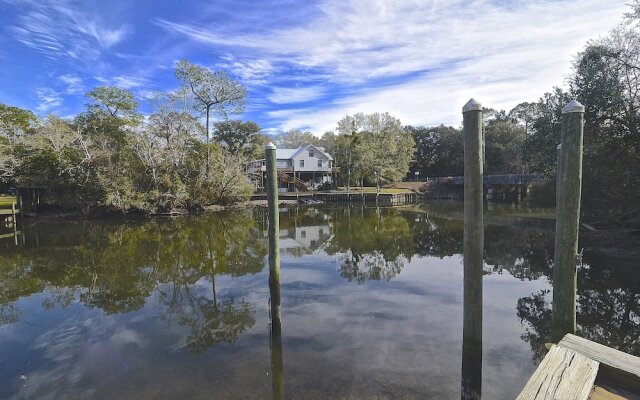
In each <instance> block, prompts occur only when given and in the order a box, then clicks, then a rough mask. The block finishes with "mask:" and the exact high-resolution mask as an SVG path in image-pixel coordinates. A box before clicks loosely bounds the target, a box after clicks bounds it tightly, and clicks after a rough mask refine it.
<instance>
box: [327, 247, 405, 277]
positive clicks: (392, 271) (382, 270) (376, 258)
mask: <svg viewBox="0 0 640 400" xmlns="http://www.w3.org/2000/svg"><path fill="white" fill-rule="evenodd" d="M404 260H405V258H404V257H403V256H400V257H398V258H396V259H395V260H390V261H387V260H385V258H384V255H383V254H382V253H380V252H377V251H376V252H373V253H371V254H364V255H361V256H358V255H353V254H352V253H351V252H350V251H349V252H347V253H346V254H345V255H344V256H343V259H342V265H341V266H340V276H341V277H343V278H345V279H347V280H348V281H349V282H351V281H356V282H358V283H359V284H362V283H366V282H367V281H388V280H391V278H394V277H395V276H396V275H398V274H399V273H400V272H401V271H402V268H403V267H404Z"/></svg>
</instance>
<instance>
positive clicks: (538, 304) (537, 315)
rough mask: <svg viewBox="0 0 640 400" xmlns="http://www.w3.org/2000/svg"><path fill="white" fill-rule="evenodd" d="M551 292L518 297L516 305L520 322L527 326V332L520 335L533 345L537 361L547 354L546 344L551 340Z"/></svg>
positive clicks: (543, 291) (545, 291) (534, 356)
mask: <svg viewBox="0 0 640 400" xmlns="http://www.w3.org/2000/svg"><path fill="white" fill-rule="evenodd" d="M550 293H551V291H550V290H541V291H539V292H537V293H533V294H531V296H529V297H523V298H521V299H518V305H517V306H516V310H517V314H518V318H520V323H521V324H523V325H524V326H525V332H524V333H523V334H522V335H521V336H520V337H521V338H522V340H524V341H525V342H528V343H529V344H530V345H531V350H532V351H533V359H534V361H536V362H540V361H542V359H543V358H544V356H545V354H546V349H545V346H544V345H545V343H548V342H549V341H550V340H551V303H549V299H548V298H549V296H550ZM525 323H526V324H525Z"/></svg>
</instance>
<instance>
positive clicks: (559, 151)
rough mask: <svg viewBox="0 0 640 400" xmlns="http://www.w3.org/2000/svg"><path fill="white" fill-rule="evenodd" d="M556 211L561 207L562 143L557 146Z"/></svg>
mask: <svg viewBox="0 0 640 400" xmlns="http://www.w3.org/2000/svg"><path fill="white" fill-rule="evenodd" d="M556 160H557V161H556V212H557V211H558V210H559V209H560V205H559V204H560V202H559V200H560V171H561V170H562V143H560V144H559V145H558V147H556Z"/></svg>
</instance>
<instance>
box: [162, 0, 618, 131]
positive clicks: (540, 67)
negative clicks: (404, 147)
mask: <svg viewBox="0 0 640 400" xmlns="http://www.w3.org/2000/svg"><path fill="white" fill-rule="evenodd" d="M625 2H626V1H625V0H608V1H602V0H585V1H582V2H581V3H580V7H576V6H575V2H573V1H568V0H562V1H540V2H535V1H527V0H522V1H514V2H509V3H505V2H497V1H489V0H477V1H473V2H469V1H466V0H464V1H463V0H453V1H447V2H437V1H433V2H423V1H397V2H396V1H383V0H377V1H358V0H353V1H344V0H327V1H324V2H322V4H321V5H320V6H319V9H320V10H321V13H320V14H319V15H318V16H317V17H316V18H315V19H314V20H311V21H301V23H300V24H298V25H293V26H291V25H288V26H284V27H282V28H280V29H273V28H270V29H269V30H264V31H253V32H248V33H247V32H242V31H237V32H228V31H225V30H219V29H212V28H210V25H207V24H205V23H191V22H190V23H184V22H174V21H167V20H163V19H157V20H156V24H157V25H159V26H161V27H162V28H163V29H165V30H166V31H168V32H171V33H173V34H176V35H180V36H182V37H187V38H189V39H190V40H191V41H193V42H195V43H199V44H203V45H206V46H210V47H211V48H215V49H218V50H219V49H221V48H222V49H234V54H235V55H236V56H237V57H242V56H243V55H249V54H250V55H252V56H253V57H257V58H259V59H261V60H266V61H267V62H268V63H269V64H270V65H272V66H274V67H275V68H279V69H281V70H282V73H281V75H282V74H288V76H287V78H288V80H289V81H292V84H293V85H297V84H301V83H303V82H305V81H312V82H310V85H309V83H307V85H309V86H307V87H305V86H304V85H299V87H297V88H295V89H294V88H276V89H274V90H273V92H272V93H270V94H267V95H266V96H267V98H268V99H269V100H270V101H271V102H273V103H275V104H284V103H285V102H288V100H287V98H290V99H291V102H292V103H293V102H296V98H295V97H296V96H299V98H298V99H297V101H306V100H311V99H314V98H317V97H318V96H317V94H318V93H316V92H315V90H316V89H315V88H314V86H316V83H314V82H313V79H309V78H310V77H314V76H316V77H317V79H316V81H317V80H322V81H324V82H325V83H326V84H327V85H333V86H331V87H330V88H329V89H328V90H331V91H333V90H335V91H336V92H337V93H339V95H340V97H338V98H336V99H335V100H333V101H332V102H331V103H325V104H314V105H312V106H309V107H307V108H305V109H300V108H297V109H295V110H287V109H284V110H283V109H279V110H277V111H272V112H270V113H269V114H268V115H269V116H270V117H271V118H273V120H272V123H274V124H281V126H282V127H283V128H291V127H293V128H295V127H302V126H306V127H311V128H315V129H316V130H317V131H319V132H321V131H322V130H324V129H326V128H328V127H330V126H333V125H335V122H336V121H337V119H336V118H339V117H340V116H342V115H344V114H345V113H348V112H353V111H356V110H357V111H364V112H373V111H390V112H391V111H394V112H395V113H396V114H397V115H398V116H401V117H402V118H403V122H407V123H409V122H411V123H431V124H435V123H441V122H445V123H457V121H458V120H459V118H460V117H459V115H458V114H459V108H460V106H461V105H462V104H464V102H465V101H466V99H468V97H470V96H471V95H473V96H477V97H481V96H482V95H483V94H484V98H483V99H482V100H484V102H485V103H487V105H490V106H493V107H511V106H513V105H515V104H517V103H518V102H521V101H525V100H534V99H535V98H537V97H538V96H540V95H541V94H542V93H543V91H545V90H549V89H550V88H551V86H553V85H561V84H563V83H564V79H565V76H566V74H567V73H569V72H570V63H571V61H572V57H573V56H574V55H575V53H576V52H577V51H579V50H580V49H581V48H582V46H583V45H584V43H585V42H586V41H587V40H588V39H589V38H593V37H596V36H598V35H599V34H602V33H605V32H606V31H607V30H608V29H610V28H612V27H613V26H614V25H615V24H616V23H617V22H618V21H619V20H620V17H621V15H622V13H623V12H624V9H625ZM594 15H598V18H593V16H594ZM299 72H300V76H301V77H302V78H303V79H300V81H296V79H295V78H296V74H298V73H299ZM281 75H280V76H279V77H275V78H273V79H271V80H270V82H268V83H269V84H272V85H277V84H278V79H282V76H281ZM336 89H337V90H336ZM306 96H308V97H306Z"/></svg>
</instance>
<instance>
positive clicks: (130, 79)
mask: <svg viewBox="0 0 640 400" xmlns="http://www.w3.org/2000/svg"><path fill="white" fill-rule="evenodd" d="M111 82H112V83H113V84H114V85H115V86H117V87H120V88H122V89H131V88H138V87H142V86H145V85H146V84H147V79H146V78H142V77H139V76H116V77H114V78H113V79H111Z"/></svg>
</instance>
